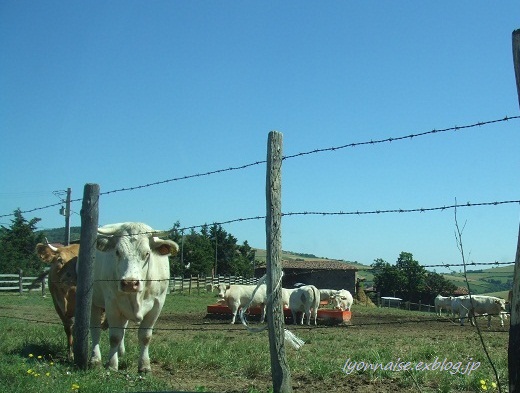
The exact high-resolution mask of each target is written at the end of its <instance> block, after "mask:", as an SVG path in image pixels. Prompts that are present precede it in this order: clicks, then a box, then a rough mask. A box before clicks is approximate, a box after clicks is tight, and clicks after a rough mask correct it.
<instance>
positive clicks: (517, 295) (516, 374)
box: [507, 29, 520, 393]
mask: <svg viewBox="0 0 520 393" xmlns="http://www.w3.org/2000/svg"><path fill="white" fill-rule="evenodd" d="M513 63H514V68H515V77H516V90H517V93H518V102H519V104H520V29H519V30H515V31H513ZM507 356H508V361H507V366H508V371H509V392H510V393H518V392H520V226H519V228H518V240H517V243H516V257H515V271H514V275H513V296H512V298H511V325H510V327H509V349H508V352H507Z"/></svg>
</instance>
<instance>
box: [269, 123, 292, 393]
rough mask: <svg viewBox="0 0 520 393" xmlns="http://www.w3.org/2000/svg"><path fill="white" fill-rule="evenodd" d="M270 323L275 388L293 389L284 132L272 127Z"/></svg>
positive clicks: (270, 135)
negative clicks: (286, 294)
mask: <svg viewBox="0 0 520 393" xmlns="http://www.w3.org/2000/svg"><path fill="white" fill-rule="evenodd" d="M266 180H267V181H266V210H267V214H266V223H265V224H266V225H265V226H266V243H267V244H266V246H267V256H266V257H267V261H266V262H267V263H266V279H267V293H268V294H270V295H271V301H268V302H267V315H268V319H267V324H268V327H269V350H270V354H271V374H272V377H273V391H274V392H275V393H278V392H292V384H291V373H290V370H289V365H288V364H287V360H286V358H285V345H284V344H285V343H284V340H285V318H284V313H283V307H282V299H281V292H282V291H281V285H278V284H279V283H281V277H282V268H281V256H282V241H281V239H282V228H281V221H282V134H281V133H279V132H276V131H271V132H270V133H269V138H268V148H267V179H266Z"/></svg>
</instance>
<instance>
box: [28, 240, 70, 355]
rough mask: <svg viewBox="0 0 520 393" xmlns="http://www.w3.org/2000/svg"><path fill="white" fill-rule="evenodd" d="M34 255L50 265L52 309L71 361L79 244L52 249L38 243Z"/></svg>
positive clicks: (49, 245)
mask: <svg viewBox="0 0 520 393" xmlns="http://www.w3.org/2000/svg"><path fill="white" fill-rule="evenodd" d="M36 253H37V254H38V256H39V257H40V259H41V260H42V261H43V262H45V263H48V264H49V265H50V269H49V273H48V276H49V292H50V293H51V297H52V302H53V303H54V308H55V309H56V312H57V313H58V315H59V317H60V319H61V321H62V323H63V327H64V329H65V334H66V335H67V343H68V347H69V348H68V350H69V354H68V356H69V360H72V359H73V358H74V352H73V347H72V342H73V338H72V330H73V325H74V310H75V306H76V283H77V275H76V263H77V261H78V254H79V244H71V245H70V246H63V247H54V246H52V245H51V244H49V243H47V244H43V243H38V244H37V245H36Z"/></svg>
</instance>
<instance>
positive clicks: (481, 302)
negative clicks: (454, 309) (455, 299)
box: [458, 295, 506, 328]
mask: <svg viewBox="0 0 520 393" xmlns="http://www.w3.org/2000/svg"><path fill="white" fill-rule="evenodd" d="M505 310H506V302H505V300H504V299H500V298H498V297H494V296H483V295H474V296H471V299H470V298H469V296H464V297H462V298H460V303H459V305H458V311H459V316H460V324H461V326H464V318H466V317H468V318H469V319H470V322H471V325H472V326H475V322H474V319H475V316H476V315H482V314H486V315H487V317H488V328H490V327H491V316H498V317H499V318H500V326H504V319H503V313H504V312H505Z"/></svg>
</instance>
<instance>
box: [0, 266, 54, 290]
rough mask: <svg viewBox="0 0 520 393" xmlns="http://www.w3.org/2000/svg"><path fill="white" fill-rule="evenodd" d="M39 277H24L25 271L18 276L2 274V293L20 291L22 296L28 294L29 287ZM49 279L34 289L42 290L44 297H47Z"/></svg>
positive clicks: (0, 284) (0, 285)
mask: <svg viewBox="0 0 520 393" xmlns="http://www.w3.org/2000/svg"><path fill="white" fill-rule="evenodd" d="M36 278H37V277H24V275H23V270H20V271H19V272H18V274H0V291H10V292H13V291H18V292H19V293H20V294H22V293H23V292H27V291H28V290H29V286H30V285H31V284H32V283H33V281H34V280H36ZM46 283H47V278H45V279H44V280H42V281H41V283H38V284H37V285H36V286H35V287H34V288H33V289H40V288H41V291H42V296H45V287H46Z"/></svg>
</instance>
